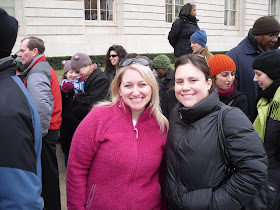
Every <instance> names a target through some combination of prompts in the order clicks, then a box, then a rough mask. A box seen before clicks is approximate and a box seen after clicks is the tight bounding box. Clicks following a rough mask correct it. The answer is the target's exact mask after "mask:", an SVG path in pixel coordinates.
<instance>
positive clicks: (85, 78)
mask: <svg viewBox="0 0 280 210" xmlns="http://www.w3.org/2000/svg"><path fill="white" fill-rule="evenodd" d="M95 69H97V64H96V63H94V64H93V68H92V69H91V70H90V71H89V73H88V74H87V75H86V76H85V77H84V81H86V80H87V79H88V78H89V76H90V75H91V74H92V72H93V71H94V70H95Z"/></svg>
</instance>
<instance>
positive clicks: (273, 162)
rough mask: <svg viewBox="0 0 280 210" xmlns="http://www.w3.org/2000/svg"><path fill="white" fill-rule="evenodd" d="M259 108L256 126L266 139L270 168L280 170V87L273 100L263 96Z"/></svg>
mask: <svg viewBox="0 0 280 210" xmlns="http://www.w3.org/2000/svg"><path fill="white" fill-rule="evenodd" d="M257 109H258V116H257V118H256V120H255V121H254V128H255V130H256V131H257V132H258V134H259V135H260V137H261V139H262V140H263V141H264V146H265V149H266V152H267V156H268V162H269V168H270V169H277V170H278V171H280V153H279V151H280V143H279V136H280V111H279V109H280V87H278V89H277V91H276V92H275V94H274V97H273V99H272V100H268V99H267V98H264V97H262V98H261V99H260V100H259V101H258V105H257Z"/></svg>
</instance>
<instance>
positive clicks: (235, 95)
mask: <svg viewBox="0 0 280 210" xmlns="http://www.w3.org/2000/svg"><path fill="white" fill-rule="evenodd" d="M219 98H220V101H221V102H223V103H224V104H227V105H228V104H229V103H230V102H231V101H232V102H231V105H230V106H232V107H238V108H239V109H241V110H242V111H243V112H244V114H246V115H247V96H246V94H245V93H242V92H240V91H238V90H237V89H236V88H234V90H233V92H232V94H231V95H230V97H227V96H225V95H219Z"/></svg>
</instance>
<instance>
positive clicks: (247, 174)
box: [0, 3, 280, 210]
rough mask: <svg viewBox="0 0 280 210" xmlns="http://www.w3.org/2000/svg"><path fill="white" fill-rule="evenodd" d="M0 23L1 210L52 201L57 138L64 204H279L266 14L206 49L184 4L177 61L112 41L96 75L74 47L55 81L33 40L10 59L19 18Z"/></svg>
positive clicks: (275, 59) (278, 130) (277, 106)
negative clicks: (237, 37) (218, 48)
mask: <svg viewBox="0 0 280 210" xmlns="http://www.w3.org/2000/svg"><path fill="white" fill-rule="evenodd" d="M0 22H1V24H2V25H3V29H4V33H1V35H0V37H1V43H0V87H2V89H3V90H4V91H3V95H2V100H1V102H0V108H1V113H0V125H1V126H0V128H1V141H0V145H1V147H0V150H1V152H0V171H1V176H0V186H1V189H0V209H46V210H48V209H51V210H57V209H61V201H60V190H59V173H58V163H57V157H56V143H57V139H58V137H59V136H60V139H61V149H62V151H63V153H64V158H65V166H66V168H67V172H66V190H67V207H68V209H70V210H71V209H75V210H76V209H124V208H125V209H213V210H214V209H280V192H279V189H280V155H279V151H280V142H279V136H280V88H279V86H280V50H279V49H278V47H279V45H280V38H279V37H278V36H279V33H280V24H279V22H278V21H277V20H276V19H275V18H274V17H272V16H263V17H260V18H258V19H257V20H256V21H255V22H254V25H253V27H252V29H250V30H249V32H248V36H247V37H246V38H245V39H244V40H243V41H242V42H241V43H239V44H238V45H237V46H236V47H234V48H233V49H231V50H229V51H228V52H227V53H226V54H216V55H213V54H212V53H211V52H210V50H209V49H208V46H207V45H206V44H207V34H206V31H205V30H200V28H199V26H198V19H196V5H194V4H193V3H187V4H186V5H184V6H183V7H182V9H181V11H180V13H179V17H178V18H177V19H176V20H175V21H174V23H173V24H172V28H171V30H170V33H169V35H168V40H169V43H170V45H171V46H172V47H173V48H174V55H175V57H176V62H175V69H172V68H171V63H170V59H169V58H168V57H167V56H166V55H164V54H161V55H158V56H156V57H155V58H154V59H153V60H151V59H150V58H148V57H146V56H140V55H138V54H137V53H135V52H133V53H127V51H126V50H125V48H124V47H123V46H121V45H112V46H111V47H109V49H108V51H107V53H106V58H105V65H106V66H105V71H104V72H103V71H102V70H101V69H100V68H99V67H98V66H97V64H95V63H92V60H91V58H90V57H89V56H88V55H87V54H85V53H81V52H77V53H75V54H74V55H73V56H72V57H71V60H64V61H62V64H63V75H62V76H61V77H60V78H57V76H56V73H55V71H54V70H53V68H52V67H51V66H50V64H49V63H48V62H47V60H46V56H45V55H44V51H45V45H44V41H43V40H42V39H40V38H38V37H26V38H24V39H23V40H21V43H20V49H19V51H18V53H17V55H12V56H11V51H12V49H13V47H14V44H15V41H16V38H17V31H18V22H17V20H16V19H15V18H13V17H11V16H9V15H8V14H7V13H6V12H5V10H3V9H0ZM219 128H222V129H219ZM222 141H224V144H221V142H222ZM225 154H226V155H225ZM42 198H43V199H42Z"/></svg>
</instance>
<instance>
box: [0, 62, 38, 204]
mask: <svg viewBox="0 0 280 210" xmlns="http://www.w3.org/2000/svg"><path fill="white" fill-rule="evenodd" d="M15 74H16V65H15V63H13V59H12V58H11V57H6V58H2V59H0V89H1V91H2V93H1V101H0V110H1V111H0V134H1V137H0V174H1V175H0V186H1V187H0V209H42V205H43V204H42V198H41V190H42V182H41V148H42V130H41V124H40V118H39V115H38V113H37V110H36V108H35V105H34V104H33V101H32V99H31V97H30V95H29V93H28V91H27V90H26V88H25V87H24V85H23V83H22V81H21V80H20V79H19V78H18V77H17V76H16V75H15Z"/></svg>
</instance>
